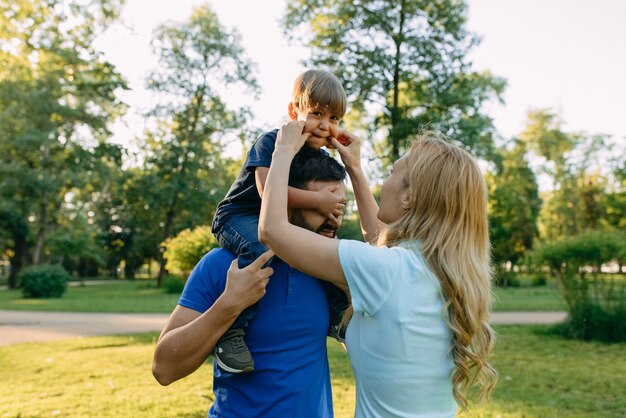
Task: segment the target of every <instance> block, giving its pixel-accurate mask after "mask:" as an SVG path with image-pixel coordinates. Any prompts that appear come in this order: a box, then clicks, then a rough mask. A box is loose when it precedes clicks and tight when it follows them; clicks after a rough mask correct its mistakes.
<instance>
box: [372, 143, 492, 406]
mask: <svg viewBox="0 0 626 418" xmlns="http://www.w3.org/2000/svg"><path fill="white" fill-rule="evenodd" d="M405 183H406V187H408V188H409V190H410V196H411V201H410V205H409V208H408V209H407V210H406V212H405V213H404V214H403V215H402V216H401V218H400V219H399V220H397V221H396V222H394V223H392V224H390V225H388V227H387V228H386V230H385V231H383V232H382V234H381V236H380V238H379V244H382V245H386V246H395V245H397V244H399V243H400V242H402V241H407V240H420V241H421V251H422V254H423V256H424V258H425V259H426V261H427V262H428V264H429V265H430V267H431V268H432V269H433V271H434V272H435V274H436V275H437V277H438V278H439V281H440V283H441V288H442V290H443V296H444V298H445V312H444V314H445V316H446V321H447V322H448V325H449V326H450V328H451V330H452V334H453V347H452V355H453V360H454V365H455V370H454V372H453V375H452V381H453V388H454V389H453V390H454V392H453V394H454V398H455V400H456V401H457V403H458V404H459V406H460V407H461V408H462V409H463V410H466V409H467V390H468V389H469V388H470V387H471V386H473V385H474V384H477V385H478V386H479V387H480V389H481V390H480V395H481V397H484V398H489V396H490V394H491V391H492V390H493V388H494V386H495V384H496V382H497V380H498V374H497V372H496V370H495V369H494V368H493V367H492V366H491V364H489V355H490V353H491V350H492V349H493V345H494V342H495V338H494V337H495V336H494V332H493V330H492V329H491V327H490V326H489V323H488V319H489V309H490V306H491V263H490V257H491V255H490V254H491V246H490V243H489V227H488V222H487V189H486V185H485V181H484V178H483V176H482V174H481V172H480V169H479V167H478V165H477V163H476V161H475V160H474V158H472V156H471V155H470V154H469V153H468V152H466V151H465V150H463V149H462V148H460V147H458V146H456V145H454V144H451V143H449V142H446V141H444V140H443V139H441V138H440V137H439V136H437V135H436V134H434V133H431V132H426V133H423V134H421V135H420V136H419V138H418V139H416V140H415V141H414V142H413V143H412V145H411V148H410V151H409V153H408V156H407V177H406V181H405Z"/></svg>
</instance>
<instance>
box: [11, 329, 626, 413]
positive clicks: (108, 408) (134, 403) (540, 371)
mask: <svg viewBox="0 0 626 418" xmlns="http://www.w3.org/2000/svg"><path fill="white" fill-rule="evenodd" d="M547 329H548V328H546V327H539V326H533V327H528V326H526V327H522V326H501V327H498V328H497V331H498V333H499V341H498V344H497V346H496V353H495V356H494V361H495V364H496V366H497V368H498V370H499V372H500V375H501V380H500V383H499V385H498V387H497V389H496V391H495V394H494V399H493V401H492V402H491V403H488V404H484V405H482V406H472V407H471V410H470V413H468V414H461V417H472V418H473V417H496V416H499V417H501V418H522V417H525V418H540V417H541V418H556V417H564V416H566V417H571V418H579V417H580V418H582V417H594V418H609V417H610V418H613V417H618V416H625V415H626V398H625V397H624V396H623V394H624V392H623V388H624V387H626V358H625V357H624V355H623V353H624V350H625V349H626V344H603V343H596V342H580V341H571V340H563V339H561V338H559V337H557V336H554V335H550V334H548V333H547V332H546V330H547ZM156 337H157V334H155V333H149V334H137V335H131V336H114V337H91V338H79V339H72V340H65V341H57V342H50V343H29V344H17V345H12V346H8V347H0V375H2V376H3V385H4V387H6V388H11V390H4V391H0V417H18V416H19V417H21V418H26V417H40V416H60V417H203V416H206V411H207V409H208V408H209V405H210V404H211V402H212V392H211V373H212V371H211V367H208V366H206V365H205V366H203V367H201V368H200V369H199V370H198V371H196V372H195V373H194V374H192V375H191V376H189V377H187V378H186V379H183V380H181V381H179V382H176V383H174V384H172V385H170V386H168V387H161V386H159V385H158V384H157V383H156V381H155V380H154V379H153V378H152V376H151V374H150V362H151V357H152V352H153V348H154V342H155V339H156ZM328 347H329V354H330V363H331V372H332V380H333V398H334V403H335V412H336V416H337V417H338V418H341V417H350V416H353V413H354V399H355V398H354V380H353V377H352V371H351V368H350V365H349V362H348V358H347V355H346V353H345V352H344V351H343V349H342V348H341V347H340V346H339V345H338V344H337V343H335V342H333V341H332V340H329V345H328Z"/></svg>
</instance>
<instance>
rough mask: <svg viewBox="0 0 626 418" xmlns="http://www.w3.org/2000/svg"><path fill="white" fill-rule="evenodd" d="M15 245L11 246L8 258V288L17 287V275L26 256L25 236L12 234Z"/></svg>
mask: <svg viewBox="0 0 626 418" xmlns="http://www.w3.org/2000/svg"><path fill="white" fill-rule="evenodd" d="M13 240H14V242H15V246H14V247H13V252H14V254H13V257H10V258H9V262H10V263H11V264H10V267H9V280H8V286H9V289H17V286H18V284H19V283H18V282H17V275H18V274H19V272H20V271H21V270H22V267H23V265H24V259H25V258H26V237H25V236H24V235H22V234H15V235H14V236H13Z"/></svg>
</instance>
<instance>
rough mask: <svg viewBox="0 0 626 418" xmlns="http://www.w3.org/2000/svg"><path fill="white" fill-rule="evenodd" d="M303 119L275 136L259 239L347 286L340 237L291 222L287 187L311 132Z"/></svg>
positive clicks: (290, 259)
mask: <svg viewBox="0 0 626 418" xmlns="http://www.w3.org/2000/svg"><path fill="white" fill-rule="evenodd" d="M303 128H304V122H299V121H292V122H289V123H287V124H286V125H284V126H283V127H282V129H281V130H280V132H279V133H278V138H277V139H276V149H275V150H274V154H273V158H272V165H271V167H270V170H269V175H268V177H267V182H266V183H265V191H264V193H263V199H262V203H261V216H260V219H259V240H260V241H261V242H263V243H264V244H265V245H267V246H268V247H269V248H270V249H272V251H274V252H275V253H276V255H277V256H278V257H280V258H281V259H282V260H284V261H285V262H286V263H287V264H289V265H291V266H292V267H294V268H296V269H298V270H300V271H302V272H304V273H306V274H309V275H311V276H314V277H317V278H318V279H322V280H326V281H329V282H332V283H334V284H336V285H338V286H341V287H345V285H346V279H345V276H344V274H343V270H342V268H341V264H340V263H339V253H338V246H339V240H336V239H331V238H327V237H323V236H321V235H318V234H316V233H315V232H312V231H308V230H306V229H304V228H300V227H298V226H295V225H292V224H290V223H289V220H288V216H287V194H288V192H287V187H288V178H289V168H290V166H291V161H292V160H293V157H294V156H295V155H296V153H297V152H298V150H300V148H301V147H302V145H303V144H304V142H305V141H306V139H307V137H308V136H309V135H310V134H303V133H302V129H303Z"/></svg>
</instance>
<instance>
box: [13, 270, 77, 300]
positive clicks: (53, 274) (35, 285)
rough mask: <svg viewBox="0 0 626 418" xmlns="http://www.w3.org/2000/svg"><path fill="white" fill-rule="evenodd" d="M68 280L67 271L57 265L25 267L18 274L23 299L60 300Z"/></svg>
mask: <svg viewBox="0 0 626 418" xmlns="http://www.w3.org/2000/svg"><path fill="white" fill-rule="evenodd" d="M69 280H70V276H69V274H67V271H65V269H64V268H63V267H61V266H59V265H58V264H54V265H51V264H41V265H39V266H33V267H27V268H25V269H24V270H22V272H21V273H20V282H21V284H22V293H23V295H24V297H25V298H60V297H61V296H63V293H65V289H66V288H67V282H68V281H69Z"/></svg>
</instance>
